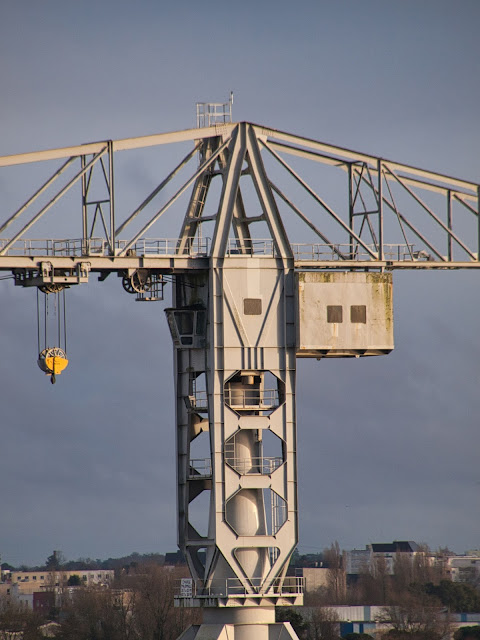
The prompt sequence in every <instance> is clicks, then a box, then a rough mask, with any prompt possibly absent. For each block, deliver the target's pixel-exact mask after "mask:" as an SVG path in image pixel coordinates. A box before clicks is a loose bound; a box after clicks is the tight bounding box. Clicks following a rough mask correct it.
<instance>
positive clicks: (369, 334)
mask: <svg viewBox="0 0 480 640" xmlns="http://www.w3.org/2000/svg"><path fill="white" fill-rule="evenodd" d="M198 113H199V114H200V116H201V121H200V122H199V124H202V125H205V126H200V127H199V128H197V129H193V130H187V131H180V132H174V133H169V134H158V135H154V136H146V137H144V138H136V139H124V140H117V141H107V142H99V143H92V144H89V145H80V146H77V147H69V148H66V149H57V150H51V151H45V152H34V153H30V154H21V155H17V156H7V157H3V158H0V169H1V167H8V166H13V165H20V164H27V165H29V164H30V163H36V162H41V161H52V160H55V161H58V160H63V164H62V165H61V166H60V168H59V169H56V170H54V172H53V174H52V175H51V176H50V177H49V178H48V179H47V180H46V182H44V183H43V185H41V186H40V188H38V189H37V190H36V191H35V192H34V194H33V196H31V197H30V198H29V199H28V200H27V201H26V202H25V203H24V204H23V205H21V206H20V207H19V208H18V209H16V210H15V212H14V213H13V214H11V215H10V216H9V217H8V218H7V219H6V220H5V221H4V222H3V223H2V224H1V227H0V229H1V233H2V234H4V233H5V231H6V230H7V229H9V228H10V229H11V234H12V235H10V236H9V237H8V238H7V239H3V240H0V269H1V270H4V271H11V272H12V273H13V276H14V278H15V284H16V285H18V286H23V287H29V286H30V287H37V288H38V287H46V286H48V287H52V286H55V287H57V288H60V289H61V288H62V287H65V286H72V285H74V284H80V283H83V282H87V281H88V279H89V277H90V274H92V273H96V274H98V276H99V279H100V280H103V279H105V278H106V277H107V276H108V275H109V274H110V273H112V272H115V273H117V274H118V275H119V276H121V278H122V283H123V286H124V288H125V290H126V291H128V292H129V293H134V294H135V295H136V298H137V299H138V300H141V301H154V300H159V299H162V297H163V288H164V286H165V283H166V282H167V281H170V280H171V281H172V303H171V306H170V307H168V308H167V309H165V314H166V318H167V322H168V327H169V329H170V333H171V336H172V341H173V349H174V369H175V371H174V376H175V408H176V418H175V421H176V424H175V429H176V455H177V513H178V542H179V546H180V548H181V550H182V551H183V553H184V555H185V557H186V560H187V563H188V566H189V569H190V572H191V575H192V579H191V580H184V581H182V585H181V589H180V591H179V593H178V596H177V597H176V604H177V605H178V606H200V607H202V608H203V611H204V617H203V624H202V625H200V626H198V627H195V626H194V627H191V628H190V629H189V630H187V631H186V632H185V633H184V634H183V635H182V638H183V640H193V639H194V638H196V639H197V640H206V639H207V638H209V639H210V638H211V639H213V638H217V639H219V640H220V639H222V638H223V639H227V638H230V639H234V640H250V639H252V640H253V639H255V640H276V639H280V638H286V637H291V638H295V637H296V636H295V633H294V631H293V629H292V628H291V626H290V625H289V624H288V623H286V624H284V623H276V622H275V606H277V605H282V606H286V605H298V604H301V603H302V599H303V589H302V583H301V580H300V579H299V578H295V577H292V576H288V575H287V568H288V564H289V559H290V557H291V554H292V552H293V550H294V548H295V546H296V544H297V542H298V522H297V511H298V506H297V457H296V448H297V447H296V438H297V435H296V405H295V376H296V359H297V358H299V357H309V358H317V359H323V358H331V357H363V356H374V355H382V354H388V353H389V352H390V351H391V350H392V349H393V346H394V345H393V305H392V272H393V271H394V270H395V269H436V268H441V269H450V268H479V267H480V262H479V254H480V251H479V246H480V224H479V218H480V217H479V193H480V188H479V186H478V185H476V184H473V183H470V182H467V181H464V180H459V179H454V178H450V177H448V176H444V175H440V174H437V173H433V172H428V171H425V170H421V169H418V168H415V167H411V166H407V165H403V164H400V163H396V162H391V161H387V160H384V159H380V158H376V157H373V156H370V155H368V154H364V153H358V152H354V151H351V150H347V149H343V148H340V147H334V146H332V145H327V144H324V143H321V142H317V141H314V140H310V139H306V138H301V137H298V136H294V135H292V134H287V133H284V132H279V131H275V130H273V129H269V128H266V127H261V126H258V125H255V124H251V123H246V122H241V123H232V122H230V121H229V119H230V118H229V116H230V114H231V103H227V104H226V105H220V106H219V105H213V107H212V106H208V108H206V107H205V105H203V107H201V108H200V110H199V109H198V108H197V114H198ZM207 116H208V117H207ZM185 142H193V149H190V150H189V151H188V153H187V155H186V156H185V157H183V159H182V160H181V161H180V162H179V164H177V165H176V166H175V168H174V169H173V170H172V171H171V172H170V173H169V174H168V175H167V177H166V178H164V179H162V180H161V182H160V183H159V184H158V185H157V186H155V188H154V189H153V191H151V192H150V193H149V194H148V195H147V196H146V197H145V198H144V199H143V200H142V201H141V204H140V205H139V206H137V207H136V208H135V209H134V210H133V212H131V213H128V215H126V216H124V218H123V220H122V221H121V222H119V221H118V212H117V209H116V205H115V198H114V194H115V188H114V187H115V183H114V174H113V159H114V156H115V154H116V153H118V152H121V151H125V152H126V151H128V150H132V149H144V148H147V147H156V146H162V145H174V144H175V143H185ZM287 157H288V158H290V157H292V158H300V160H301V161H302V162H303V163H308V164H309V165H311V164H313V165H314V167H315V169H318V168H325V167H326V168H327V169H328V170H335V171H336V172H339V173H340V174H341V175H342V179H343V180H344V181H345V182H346V188H345V190H344V191H345V192H344V195H345V198H344V204H343V205H342V204H337V205H335V206H334V205H332V204H331V203H330V202H327V199H326V197H325V196H324V194H323V193H322V194H320V193H319V190H318V188H313V187H312V186H310V182H308V181H307V180H306V178H304V177H303V176H302V175H301V174H300V171H299V170H298V169H297V168H296V167H294V166H293V164H291V162H290V161H287V160H286V158H287ZM193 158H197V161H198V163H197V165H196V167H194V169H193V173H191V174H190V175H189V177H188V178H187V179H186V180H185V179H184V180H183V182H182V181H180V184H179V186H178V188H176V191H175V192H174V194H173V195H172V196H171V197H170V198H169V199H168V200H167V201H166V202H165V203H164V204H162V205H161V206H160V208H158V209H157V210H156V211H155V212H154V213H153V215H150V218H149V219H147V221H146V222H144V223H141V224H139V223H138V220H139V217H141V216H142V215H143V216H144V215H145V213H146V210H147V209H148V207H149V206H151V205H152V203H155V202H156V201H157V200H158V196H159V194H160V193H161V192H162V191H163V190H164V188H165V187H166V185H170V184H173V182H174V179H176V178H177V176H178V175H179V174H180V173H181V172H182V171H183V170H184V168H185V167H186V166H187V164H189V163H190V162H191V160H192V159H193ZM269 162H270V163H273V165H274V167H273V168H272V169H271V170H270V168H267V165H268V163H269ZM269 166H270V165H269ZM279 169H280V170H281V171H282V172H284V175H285V176H286V177H287V178H288V180H290V183H291V184H292V185H293V189H292V193H294V194H295V193H296V194H297V200H294V196H291V195H289V194H287V192H286V190H284V189H281V188H280V187H279V186H278V182H277V181H276V180H277V173H278V170H279ZM68 171H70V172H71V174H69V175H70V177H69V176H68V175H67V176H65V175H64V174H68ZM98 176H99V177H98ZM60 178H61V179H63V183H62V182H60ZM274 180H275V181H274ZM54 185H57V189H58V190H57V192H56V194H55V195H53V197H51V198H50V200H48V199H47V200H46V201H45V203H44V204H43V205H42V204H39V202H40V200H39V198H40V196H42V195H43V194H44V192H46V191H47V190H48V189H50V188H51V187H52V186H54ZM75 185H76V186H75ZM321 186H322V183H320V187H321ZM72 187H75V188H77V189H78V190H79V191H80V195H81V197H80V201H79V207H78V209H79V215H80V218H81V228H82V236H81V238H77V239H75V238H74V237H73V236H72V237H69V238H68V239H65V238H56V239H53V240H48V241H47V240H35V239H34V238H33V237H31V236H30V233H31V230H32V229H33V228H34V227H35V224H36V223H37V222H38V221H39V220H40V218H43V216H44V215H45V214H46V213H47V212H48V211H49V210H50V209H51V208H52V207H53V206H54V205H57V204H58V203H59V202H61V198H62V197H63V196H64V195H65V193H67V192H68V191H70V189H71V188H72ZM184 193H185V194H186V195H187V200H186V201H185V202H184V204H181V205H180V203H181V197H182V196H183V194H184ZM432 193H433V194H434V203H433V204H432V203H430V202H429V201H428V197H429V195H430V194H432ZM37 200H38V202H37ZM298 200H299V201H300V204H299V203H298ZM179 205H180V206H179ZM174 206H176V207H178V210H179V211H180V212H181V213H179V214H177V216H176V220H177V221H178V224H179V226H180V232H179V233H178V235H177V236H176V237H175V238H173V239H166V238H158V237H157V238H155V237H152V235H151V230H152V227H154V226H155V228H156V226H157V223H158V221H159V219H160V218H161V216H163V214H164V213H165V212H167V210H168V209H173V207H174ZM305 206H308V207H309V210H310V209H313V208H315V207H316V209H317V210H318V220H319V221H317V220H315V222H314V221H312V220H311V219H310V217H308V216H306V214H305V213H304V207H305ZM35 207H37V208H36V209H35ZM28 212H31V217H30V219H28V220H27V221H26V222H25V221H24V222H23V223H21V224H20V219H21V218H22V219H25V216H26V215H28ZM465 213H466V214H467V216H466V217H467V218H468V220H467V221H466V222H464V221H463V218H462V219H461V221H460V223H458V221H459V220H460V217H461V216H462V215H464V214H465ZM288 215H290V216H294V220H295V221H296V222H294V223H293V224H292V221H291V219H287V218H288ZM454 215H455V221H456V226H455V230H454V227H453V222H452V221H453V217H454ZM100 223H101V224H100ZM132 223H133V224H132ZM134 224H137V230H135V231H134V232H133V235H130V236H127V235H126V229H127V227H129V225H130V228H133V227H134ZM428 224H430V225H431V227H428ZM22 225H23V226H22ZM299 225H302V228H304V229H307V230H308V232H309V233H310V234H313V236H314V241H313V242H312V241H310V242H308V243H300V242H298V243H296V242H293V240H292V237H291V235H292V233H293V234H294V233H295V232H296V230H297V227H298V226H299ZM472 225H473V228H474V230H475V233H473V234H472V231H471V229H472ZM287 228H288V232H287ZM99 229H100V233H99ZM206 229H209V235H207V234H206V233H205V230H206ZM331 234H334V237H335V240H332V239H331V237H332V236H331ZM2 237H3V236H2ZM472 238H473V240H472ZM472 241H473V242H474V246H471V244H470V243H471V242H472ZM201 441H203V448H201V447H200V446H199V444H200V442H201ZM197 451H200V453H198V454H197V453H196V452H197ZM199 501H200V502H201V504H203V505H205V506H204V509H203V515H204V517H203V522H200V523H199V522H197V520H196V519H195V518H193V515H192V514H193V513H194V511H195V506H196V504H197V503H198V502H199ZM197 511H198V509H197Z"/></svg>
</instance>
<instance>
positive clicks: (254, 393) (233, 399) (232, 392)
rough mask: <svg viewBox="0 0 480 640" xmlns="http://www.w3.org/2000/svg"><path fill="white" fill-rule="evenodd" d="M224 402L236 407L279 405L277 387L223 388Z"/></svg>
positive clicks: (268, 407)
mask: <svg viewBox="0 0 480 640" xmlns="http://www.w3.org/2000/svg"><path fill="white" fill-rule="evenodd" d="M225 402H226V403H227V404H228V405H229V406H230V407H235V408H236V409H254V408H259V409H271V408H272V407H278V406H279V404H280V403H279V398H278V389H237V388H231V387H227V388H226V389H225Z"/></svg>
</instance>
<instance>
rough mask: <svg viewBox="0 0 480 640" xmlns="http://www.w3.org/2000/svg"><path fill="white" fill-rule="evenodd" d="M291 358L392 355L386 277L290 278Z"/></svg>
mask: <svg viewBox="0 0 480 640" xmlns="http://www.w3.org/2000/svg"><path fill="white" fill-rule="evenodd" d="M296 288H297V310H296V312H297V323H296V324H297V357H300V358H301V357H304V358H320V357H329V358H332V357H333V358H341V357H354V356H357V357H358V356H373V355H384V354H387V353H390V351H391V350H392V349H393V346H394V344H393V298H392V274H391V273H371V272H366V273H365V272H322V271H310V272H309V271H301V272H298V273H297V274H296Z"/></svg>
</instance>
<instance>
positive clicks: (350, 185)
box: [348, 162, 355, 260]
mask: <svg viewBox="0 0 480 640" xmlns="http://www.w3.org/2000/svg"><path fill="white" fill-rule="evenodd" d="M353 207H354V202H353V169H352V163H351V162H349V163H348V226H349V227H350V231H349V233H348V237H349V245H350V251H349V254H350V260H353V234H352V231H353V230H354V229H353V225H354V220H355V218H354V215H353Z"/></svg>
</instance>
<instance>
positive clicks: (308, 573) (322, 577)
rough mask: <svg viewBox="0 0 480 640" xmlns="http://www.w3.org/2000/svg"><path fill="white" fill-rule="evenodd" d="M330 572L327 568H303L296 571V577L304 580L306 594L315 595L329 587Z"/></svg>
mask: <svg viewBox="0 0 480 640" xmlns="http://www.w3.org/2000/svg"><path fill="white" fill-rule="evenodd" d="M328 572H329V569H326V568H325V567H301V568H299V569H295V576H296V577H298V578H303V590H304V592H305V593H313V592H314V591H317V590H318V589H320V588H322V587H325V588H326V587H328V584H329V583H328Z"/></svg>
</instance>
